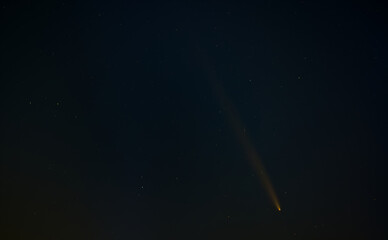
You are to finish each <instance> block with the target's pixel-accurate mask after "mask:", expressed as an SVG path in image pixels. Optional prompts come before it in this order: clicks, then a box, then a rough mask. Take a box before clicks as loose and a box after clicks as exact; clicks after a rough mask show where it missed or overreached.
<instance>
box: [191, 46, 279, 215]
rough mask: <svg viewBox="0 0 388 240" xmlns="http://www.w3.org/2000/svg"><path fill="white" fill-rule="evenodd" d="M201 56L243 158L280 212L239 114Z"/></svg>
mask: <svg viewBox="0 0 388 240" xmlns="http://www.w3.org/2000/svg"><path fill="white" fill-rule="evenodd" d="M197 50H199V51H200V52H202V51H201V49H200V48H199V47H197ZM201 55H202V60H203V63H204V67H205V69H207V70H208V71H207V72H208V74H209V80H210V82H211V85H212V88H213V91H214V92H215V95H216V96H217V99H218V101H219V104H220V106H221V108H222V109H224V111H225V112H226V116H227V120H228V122H229V125H230V126H231V128H232V131H233V132H234V134H235V135H236V138H237V140H238V142H239V143H240V145H241V147H242V149H243V152H244V154H245V157H246V158H247V159H248V160H249V162H250V164H251V166H252V167H253V169H254V170H255V171H256V173H257V175H258V176H259V179H260V182H261V184H262V186H263V188H264V190H265V191H266V193H267V195H268V197H269V199H270V201H271V202H272V204H273V205H274V207H275V209H276V210H277V211H279V212H281V211H282V209H281V207H280V203H279V199H278V197H277V195H276V192H275V189H274V187H273V185H272V183H271V180H270V178H269V176H268V174H267V171H266V169H265V167H264V165H263V163H262V161H261V158H260V157H259V154H258V153H257V151H256V148H255V147H254V145H253V144H252V141H251V140H250V137H249V136H248V133H247V131H246V128H245V126H244V124H243V122H242V120H241V118H240V114H239V113H238V111H237V108H236V107H235V106H234V104H233V102H232V101H231V100H230V98H229V97H228V95H227V94H226V91H225V89H224V87H223V85H222V83H221V82H220V81H219V80H218V78H217V76H216V72H215V71H214V70H213V69H211V67H210V66H211V65H210V64H209V62H208V59H207V58H206V56H207V55H206V54H204V52H202V54H201Z"/></svg>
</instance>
